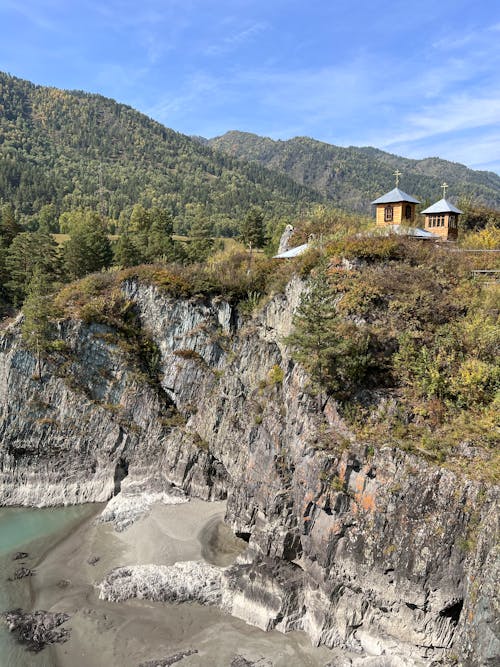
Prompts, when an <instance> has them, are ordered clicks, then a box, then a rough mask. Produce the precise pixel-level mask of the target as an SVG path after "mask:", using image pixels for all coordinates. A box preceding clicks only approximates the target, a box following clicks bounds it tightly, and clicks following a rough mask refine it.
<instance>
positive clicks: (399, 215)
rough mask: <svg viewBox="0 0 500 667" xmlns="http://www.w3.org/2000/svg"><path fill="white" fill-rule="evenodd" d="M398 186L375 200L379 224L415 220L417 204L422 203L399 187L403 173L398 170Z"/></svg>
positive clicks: (398, 223)
mask: <svg viewBox="0 0 500 667" xmlns="http://www.w3.org/2000/svg"><path fill="white" fill-rule="evenodd" d="M394 175H395V176H396V187H395V188H394V190H391V191H390V192H387V193H386V194H385V195H382V196H381V197H379V198H378V199H375V201H372V204H374V205H375V206H376V207H377V209H376V211H377V225H401V224H407V225H410V224H412V223H413V222H415V206H416V205H417V204H420V202H419V200H418V199H415V197H412V196H411V195H408V194H406V192H403V191H402V190H400V189H399V187H398V186H399V177H400V176H401V173H400V172H399V171H398V170H396V171H395V173H394Z"/></svg>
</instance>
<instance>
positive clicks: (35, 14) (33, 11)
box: [0, 0, 57, 31]
mask: <svg viewBox="0 0 500 667" xmlns="http://www.w3.org/2000/svg"><path fill="white" fill-rule="evenodd" d="M44 5H45V3H41V6H40V5H39V6H38V7H33V6H32V5H30V4H29V3H25V2H16V1H13V0H2V3H1V7H0V9H2V10H4V11H5V10H6V11H9V12H14V13H16V14H19V15H20V16H22V17H23V18H24V19H26V20H27V21H29V22H30V23H32V24H33V25H35V26H36V27H37V28H39V29H41V30H51V31H54V30H57V23H56V21H54V20H53V19H50V18H47V14H48V12H47V11H46V7H44Z"/></svg>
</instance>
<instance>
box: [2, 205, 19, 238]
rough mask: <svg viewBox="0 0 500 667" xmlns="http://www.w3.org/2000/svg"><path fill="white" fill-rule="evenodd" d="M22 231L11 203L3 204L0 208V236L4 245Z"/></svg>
mask: <svg viewBox="0 0 500 667" xmlns="http://www.w3.org/2000/svg"><path fill="white" fill-rule="evenodd" d="M21 232H22V227H21V226H20V225H19V224H18V222H17V221H16V216H15V214H14V209H13V208H12V205H11V204H4V206H2V208H1V209H0V237H1V238H2V239H3V243H4V245H5V246H9V245H10V244H11V243H12V241H13V240H14V238H15V237H16V236H17V235H18V234H19V233H21Z"/></svg>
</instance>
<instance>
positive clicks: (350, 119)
mask: <svg viewBox="0 0 500 667" xmlns="http://www.w3.org/2000/svg"><path fill="white" fill-rule="evenodd" d="M0 25H1V28H2V29H1V34H2V39H1V40H0V69H2V70H4V71H7V72H10V73H11V74H13V75H15V76H19V77H21V78H26V79H30V80H31V81H34V82H35V83H40V84H44V85H52V86H56V87H60V88H67V89H79V90H86V91H89V92H98V93H101V94H103V95H106V96H109V97H113V98H114V99H116V100H118V101H119V102H124V103H127V104H130V105H132V106H133V107H135V108H137V109H139V110H140V111H142V112H144V113H146V114H148V115H149V116H151V117H153V118H155V119H157V120H159V121H160V122H162V123H164V124H165V125H167V126H168V127H172V128H173V129H175V130H178V131H180V132H184V133H186V134H198V135H202V136H205V137H213V136H216V135H219V134H223V133H224V132H226V131H227V130H231V129H238V130H243V131H248V132H255V133H257V134H262V135H266V136H270V137H273V138H275V139H287V138H290V137H293V136H297V135H299V136H304V135H306V136H311V137H314V138H316V139H319V140H322V141H326V142H329V143H333V144H338V145H343V146H348V145H355V146H366V145H372V146H376V147H378V148H382V149H384V150H387V151H390V152H393V153H397V154H400V155H405V156H407V157H415V158H422V157H428V156H440V157H444V158H446V159H449V160H453V161H456V162H462V163H464V164H467V165H468V166H471V167H474V168H476V169H490V170H492V171H496V172H497V173H500V2H498V1H497V0H475V1H474V0H419V1H418V2H416V1H415V0H407V1H406V2H403V1H402V0H399V1H398V2H396V1H393V0H387V1H383V0H357V1H356V2H354V1H353V0H350V1H349V0H309V1H308V2H307V1H306V0H300V1H298V0H231V1H229V0H100V1H98V0H80V1H79V0H0Z"/></svg>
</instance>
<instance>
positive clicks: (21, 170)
mask: <svg viewBox="0 0 500 667" xmlns="http://www.w3.org/2000/svg"><path fill="white" fill-rule="evenodd" d="M396 166H397V167H399V168H400V169H401V170H403V171H404V176H403V182H402V187H403V189H405V190H406V191H408V192H410V193H414V194H416V195H417V196H418V198H419V199H421V200H422V203H431V202H432V201H435V200H436V199H439V196H438V195H440V189H439V187H440V185H441V183H442V180H443V179H446V181H447V182H448V183H449V184H450V186H451V188H450V197H451V199H453V198H454V197H453V196H454V195H459V194H461V195H465V196H467V197H470V198H472V199H475V200H477V201H478V202H479V203H483V204H486V205H489V206H494V207H497V208H500V177H498V176H497V175H496V174H494V173H492V172H476V171H473V170H470V169H468V168H467V167H465V166H464V165H459V164H457V163H450V162H447V161H443V160H441V159H440V158H426V159H425V160H422V161H414V160H410V159H409V158H399V157H397V156H393V155H391V154H389V153H384V152H383V151H380V149H376V148H372V147H362V148H356V147H348V148H343V147H337V146H333V145H330V144H326V143H324V142H321V141H319V140H316V139H311V138H308V137H296V138H294V139H290V140H286V141H282V140H280V141H275V140H273V139H270V138H264V137H259V136H258V135H255V134H251V133H243V132H239V131H231V132H228V133H226V134H224V135H222V136H221V137H216V138H214V139H209V140H205V139H204V138H202V137H189V136H187V135H184V134H181V133H179V132H176V131H175V130H173V129H171V128H167V127H165V126H164V125H162V124H161V123H159V122H157V121H155V120H153V119H151V118H149V117H148V116H146V115H145V114H143V113H141V112H139V111H136V110H135V109H133V108H132V107H131V106H129V105H126V104H120V103H118V102H116V101H115V100H113V99H111V98H107V97H104V96H103V95H100V94H93V93H87V92H83V91H79V90H72V91H64V90H61V89H58V88H55V87H48V86H42V85H37V84H35V83H32V82H30V81H26V80H23V79H19V78H17V77H15V76H12V75H9V74H5V73H2V72H0V203H2V202H3V203H11V204H13V205H14V207H15V209H16V211H17V214H18V216H19V217H20V219H21V221H22V222H24V223H25V224H28V225H30V224H31V223H32V221H33V219H34V218H36V216H37V214H38V212H39V211H40V210H41V208H42V207H43V206H44V205H45V204H49V203H53V204H55V207H56V209H57V212H58V213H59V214H60V213H61V212H62V211H66V210H74V209H77V208H93V209H98V210H100V211H101V212H102V213H103V214H105V215H106V216H108V217H109V218H111V219H113V220H116V221H118V219H119V218H120V215H121V214H125V215H129V214H130V212H131V210H132V207H133V206H134V205H135V204H142V205H143V206H145V207H146V208H148V207H151V206H160V207H163V208H165V209H167V210H168V211H169V212H170V213H171V214H172V217H173V219H174V224H175V229H176V231H177V232H179V233H186V232H188V230H189V229H190V228H191V225H192V224H193V220H195V219H199V218H204V219H208V220H209V221H210V223H211V226H212V232H213V233H215V234H219V235H233V234H235V233H237V232H238V229H239V224H240V221H241V220H242V219H243V218H244V216H245V214H246V213H247V211H248V209H249V208H250V207H251V206H254V205H257V206H260V207H262V208H263V210H264V211H265V213H266V216H267V217H268V218H273V217H274V218H276V217H277V216H280V217H286V216H290V215H294V216H297V215H300V214H301V213H303V212H304V211H305V210H307V209H308V208H310V207H311V206H312V205H314V204H318V203H323V204H328V205H334V206H337V207H339V208H342V209H344V210H350V211H355V212H360V213H369V212H370V202H371V201H372V200H373V199H374V198H375V197H377V196H378V195H380V194H382V193H383V192H386V191H387V190H388V189H390V188H391V186H392V183H393V176H392V172H393V171H394V168H395V167H396Z"/></svg>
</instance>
